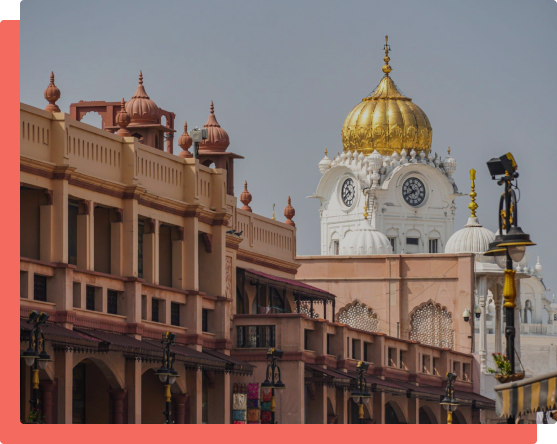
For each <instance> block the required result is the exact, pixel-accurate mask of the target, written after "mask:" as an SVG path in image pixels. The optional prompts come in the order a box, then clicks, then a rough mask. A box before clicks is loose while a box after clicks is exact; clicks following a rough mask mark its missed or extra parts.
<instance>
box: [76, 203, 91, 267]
mask: <svg viewBox="0 0 557 444" xmlns="http://www.w3.org/2000/svg"><path fill="white" fill-rule="evenodd" d="M94 205H95V204H94V203H93V202H91V201H87V200H84V201H82V202H81V203H80V204H79V213H78V215H77V268H81V269H83V270H93V269H94V267H95V250H94V245H95V244H94V239H93V236H94V232H95V230H94V228H95V225H94V224H95V219H94V216H93V214H94V211H93V207H94Z"/></svg>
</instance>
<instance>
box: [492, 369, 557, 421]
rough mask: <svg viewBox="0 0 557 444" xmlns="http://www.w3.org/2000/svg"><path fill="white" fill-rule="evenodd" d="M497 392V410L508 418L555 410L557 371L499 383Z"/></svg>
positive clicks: (496, 387)
mask: <svg viewBox="0 0 557 444" xmlns="http://www.w3.org/2000/svg"><path fill="white" fill-rule="evenodd" d="M495 393H496V395H497V405H496V412H497V414H498V415H500V416H504V417H506V418H508V417H509V416H514V417H518V416H523V415H526V414H528V413H533V412H538V411H547V410H554V409H555V408H556V403H557V401H556V396H557V372H551V373H546V374H544V375H540V376H536V377H534V378H527V379H523V380H522V381H517V382H509V383H507V384H501V385H497V386H495Z"/></svg>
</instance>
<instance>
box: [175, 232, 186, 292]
mask: <svg viewBox="0 0 557 444" xmlns="http://www.w3.org/2000/svg"><path fill="white" fill-rule="evenodd" d="M184 248H185V242H184V228H183V227H172V288H176V289H178V290H186V287H185V283H186V270H185V268H186V267H185V266H184V256H185V255H184Z"/></svg>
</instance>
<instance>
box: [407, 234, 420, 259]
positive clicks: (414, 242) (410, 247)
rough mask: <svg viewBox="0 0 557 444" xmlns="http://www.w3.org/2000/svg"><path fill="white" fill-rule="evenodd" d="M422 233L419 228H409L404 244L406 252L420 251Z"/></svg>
mask: <svg viewBox="0 0 557 444" xmlns="http://www.w3.org/2000/svg"><path fill="white" fill-rule="evenodd" d="M420 237H421V233H420V232H419V231H418V230H408V232H407V233H406V242H405V245H404V253H405V254H415V253H419V252H420Z"/></svg>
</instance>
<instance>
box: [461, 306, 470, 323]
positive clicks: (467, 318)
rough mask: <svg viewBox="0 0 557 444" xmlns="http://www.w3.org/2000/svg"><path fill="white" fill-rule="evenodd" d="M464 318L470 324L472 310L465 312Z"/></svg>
mask: <svg viewBox="0 0 557 444" xmlns="http://www.w3.org/2000/svg"><path fill="white" fill-rule="evenodd" d="M462 317H463V318H464V322H468V321H469V320H470V310H468V309H466V310H464V313H462Z"/></svg>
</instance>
